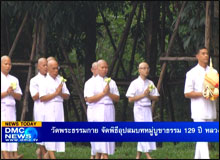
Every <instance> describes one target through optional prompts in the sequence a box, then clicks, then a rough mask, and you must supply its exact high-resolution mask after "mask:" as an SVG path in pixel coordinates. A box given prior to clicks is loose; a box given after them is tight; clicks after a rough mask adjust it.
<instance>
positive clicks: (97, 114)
mask: <svg viewBox="0 0 220 160" xmlns="http://www.w3.org/2000/svg"><path fill="white" fill-rule="evenodd" d="M107 72H108V64H107V62H106V61H105V60H99V61H98V75H97V76H96V77H95V78H94V80H93V85H90V86H89V88H88V92H87V98H86V101H87V102H88V103H95V109H94V110H93V114H94V115H93V118H94V119H93V120H94V122H114V121H115V108H114V103H113V102H118V101H119V98H120V97H119V92H118V88H117V85H116V83H115V81H114V80H111V81H110V82H109V83H108V82H106V81H105V78H106V74H107ZM94 152H95V153H96V159H100V158H101V157H102V158H103V159H108V155H112V154H114V152H115V142H94Z"/></svg>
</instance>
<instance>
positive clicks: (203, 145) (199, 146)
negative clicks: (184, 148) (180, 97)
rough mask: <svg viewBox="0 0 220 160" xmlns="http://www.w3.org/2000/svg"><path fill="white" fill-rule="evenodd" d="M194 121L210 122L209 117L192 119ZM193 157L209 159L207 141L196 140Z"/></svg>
mask: <svg viewBox="0 0 220 160" xmlns="http://www.w3.org/2000/svg"><path fill="white" fill-rule="evenodd" d="M193 121H194V122H212V121H213V120H211V119H208V120H207V119H193ZM194 159H210V158H209V146H208V142H196V149H195V157H194Z"/></svg>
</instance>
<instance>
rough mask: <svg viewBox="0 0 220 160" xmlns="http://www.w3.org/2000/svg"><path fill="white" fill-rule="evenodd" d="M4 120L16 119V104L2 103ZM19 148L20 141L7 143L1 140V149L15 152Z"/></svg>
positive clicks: (2, 119) (2, 117) (2, 118)
mask: <svg viewBox="0 0 220 160" xmlns="http://www.w3.org/2000/svg"><path fill="white" fill-rule="evenodd" d="M2 121H16V108H15V106H7V105H5V104H2V103H1V122H2ZM1 129H2V128H1ZM1 133H2V132H1ZM17 149H18V143H5V142H2V140H1V151H8V152H12V151H13V152H15V151H17Z"/></svg>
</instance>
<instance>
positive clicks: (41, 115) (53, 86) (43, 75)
mask: <svg viewBox="0 0 220 160" xmlns="http://www.w3.org/2000/svg"><path fill="white" fill-rule="evenodd" d="M11 67H12V65H11V59H10V57H8V56H2V57H1V121H16V104H15V103H16V101H15V100H20V99H21V96H22V91H21V88H20V85H19V81H18V79H17V78H16V77H14V76H12V75H10V74H9V72H10V70H11ZM37 68H38V74H37V75H36V76H34V77H33V78H32V79H31V80H30V86H29V89H30V94H31V97H32V99H33V101H34V120H35V121H42V122H64V110H63V100H67V99H68V98H69V95H70V93H69V90H68V89H67V87H66V84H65V82H62V79H61V78H60V76H59V74H58V71H59V65H58V62H57V61H56V59H55V58H54V57H49V58H47V59H46V58H40V59H38V64H37ZM13 83H14V84H15V86H13V85H12V84H13ZM37 144H38V146H39V147H38V149H37V150H36V154H37V158H38V159H42V158H43V159H55V158H56V157H55V153H54V152H55V151H57V152H64V151H65V143H64V142H43V143H37ZM17 148H18V144H17V143H3V142H1V155H2V158H3V159H20V158H22V157H23V155H22V154H21V155H18V153H17Z"/></svg>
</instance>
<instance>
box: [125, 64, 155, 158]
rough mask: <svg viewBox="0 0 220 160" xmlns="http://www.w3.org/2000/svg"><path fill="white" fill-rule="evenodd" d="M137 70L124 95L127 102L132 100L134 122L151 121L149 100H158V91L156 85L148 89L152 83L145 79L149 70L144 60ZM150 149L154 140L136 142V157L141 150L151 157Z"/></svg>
mask: <svg viewBox="0 0 220 160" xmlns="http://www.w3.org/2000/svg"><path fill="white" fill-rule="evenodd" d="M138 71H139V74H140V76H139V77H138V78H137V79H135V80H133V81H132V82H131V84H130V86H129V88H128V90H127V93H126V97H128V100H129V102H134V110H133V111H134V121H135V122H152V121H153V118H152V108H151V101H158V100H159V93H158V90H157V88H156V87H154V88H153V89H152V91H150V90H151V89H150V88H151V87H150V86H151V85H153V86H154V83H153V81H151V80H149V79H147V76H148V75H149V72H150V68H149V65H148V64H147V63H146V62H142V63H140V64H139V68H138ZM152 150H156V143H155V142H138V145H137V156H136V159H140V158H141V152H145V154H146V157H147V158H148V159H151V156H150V154H149V153H148V152H150V151H152Z"/></svg>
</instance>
